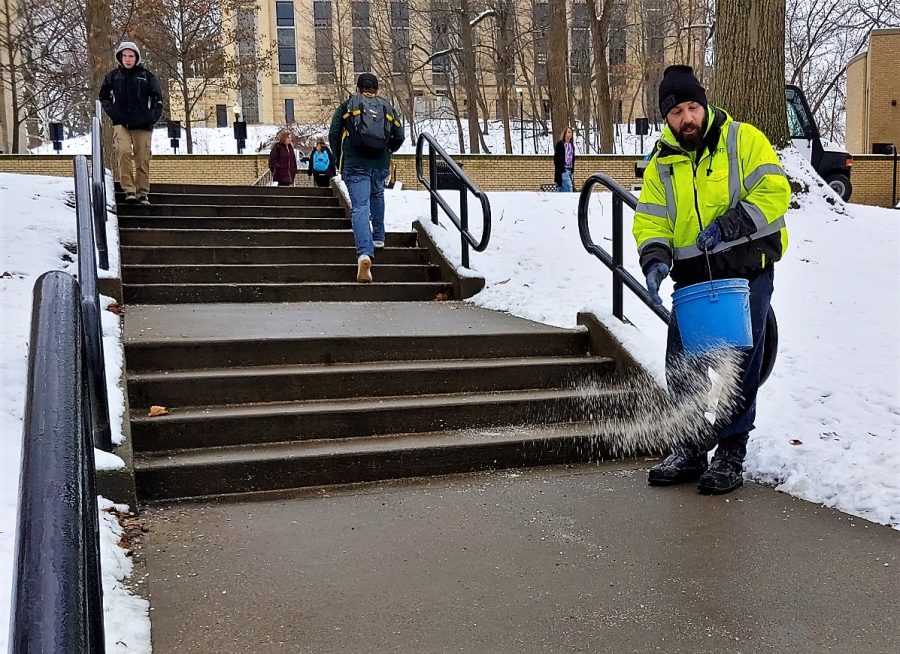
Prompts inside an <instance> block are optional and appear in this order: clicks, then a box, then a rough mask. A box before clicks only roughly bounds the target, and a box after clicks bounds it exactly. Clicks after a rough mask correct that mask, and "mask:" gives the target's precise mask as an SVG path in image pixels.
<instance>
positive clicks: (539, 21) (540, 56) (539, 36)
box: [531, 0, 556, 86]
mask: <svg viewBox="0 0 900 654" xmlns="http://www.w3.org/2000/svg"><path fill="white" fill-rule="evenodd" d="M531 21H532V25H533V29H534V61H535V64H536V66H535V69H536V70H535V81H536V82H537V83H538V85H540V86H546V85H547V82H548V80H547V50H548V47H549V44H550V4H549V3H548V2H547V0H535V3H534V5H532V12H531ZM554 72H556V71H554Z"/></svg>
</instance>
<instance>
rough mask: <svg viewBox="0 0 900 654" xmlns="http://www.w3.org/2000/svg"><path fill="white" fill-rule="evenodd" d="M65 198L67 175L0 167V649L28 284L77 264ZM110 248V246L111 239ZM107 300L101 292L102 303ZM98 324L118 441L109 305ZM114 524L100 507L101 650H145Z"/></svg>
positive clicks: (107, 462) (144, 620)
mask: <svg viewBox="0 0 900 654" xmlns="http://www.w3.org/2000/svg"><path fill="white" fill-rule="evenodd" d="M72 197H73V184H72V180H71V178H60V177H40V176H33V175H10V174H3V173H0V207H2V219H0V239H2V246H0V311H2V321H0V342H2V343H3V350H2V353H0V650H3V649H5V647H6V638H7V635H8V627H7V621H8V619H9V610H10V606H9V601H10V592H11V583H12V571H13V550H14V547H15V527H16V506H17V500H18V484H19V471H20V465H21V440H22V421H23V413H24V409H25V387H26V376H27V363H28V361H27V357H28V338H29V331H30V327H31V297H32V289H33V287H34V283H35V281H36V280H37V278H38V277H39V276H40V275H41V274H42V273H44V272H46V271H48V270H65V271H67V272H69V273H72V274H74V273H75V272H76V270H77V263H76V258H75V256H74V255H73V254H72V253H71V251H73V250H74V249H75V247H74V244H75V241H76V236H75V231H76V230H75V209H74V201H73V199H72ZM110 220H111V221H112V220H115V217H114V216H112V217H111V219H110ZM109 227H110V228H109V230H108V232H109V238H110V239H112V238H114V237H115V230H114V228H113V224H112V223H110V225H109ZM110 247H111V248H113V247H114V241H112V240H111V241H110ZM110 263H111V270H112V269H113V267H114V266H117V265H118V260H117V259H116V258H115V256H113V257H111V262H110ZM111 301H112V300H111V299H110V298H105V297H101V304H102V305H103V307H104V308H105V307H106V306H108V305H109V304H110V303H111ZM102 323H103V346H104V350H105V352H104V353H105V357H106V374H107V392H108V395H109V402H110V414H111V416H110V418H111V420H110V422H111V425H112V428H113V439H114V440H115V441H116V442H121V440H122V434H121V421H122V413H123V411H124V407H125V399H124V394H123V391H122V389H121V388H120V386H119V383H118V382H119V374H120V372H121V369H122V362H123V354H122V342H121V341H122V339H121V330H120V327H119V321H118V319H117V317H116V316H115V315H113V314H112V313H110V312H109V311H103V312H102ZM95 454H96V456H97V465H98V467H106V468H113V467H119V466H121V465H123V463H122V461H121V459H119V458H118V457H116V456H114V455H112V454H108V453H105V452H100V451H96V452H95ZM99 500H100V503H101V508H103V507H106V506H107V505H108V504H109V503H108V502H107V501H106V500H104V499H103V498H99ZM117 528H118V524H117V523H116V521H115V519H114V518H112V517H111V516H110V515H109V514H108V513H106V512H103V513H101V540H102V551H101V555H102V568H103V577H104V579H103V581H104V593H105V613H106V614H105V619H106V642H107V651H110V652H125V651H127V652H149V651H150V647H149V643H150V621H149V617H148V613H147V610H148V608H147V607H148V605H147V602H146V601H145V600H143V599H141V598H140V597H135V596H131V595H129V594H128V592H127V591H126V590H125V589H124V587H122V586H121V583H119V582H121V580H122V579H123V578H124V577H125V576H127V575H128V574H130V570H131V568H130V564H131V561H130V559H128V558H127V557H126V556H125V553H124V551H123V550H121V549H120V548H119V547H117V545H116V544H117V543H118V541H119V533H120V532H119V531H117ZM117 584H118V587H116V585H117ZM120 643H127V646H126V645H123V644H120Z"/></svg>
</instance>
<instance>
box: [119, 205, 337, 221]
mask: <svg viewBox="0 0 900 654" xmlns="http://www.w3.org/2000/svg"><path fill="white" fill-rule="evenodd" d="M118 215H120V216H216V217H220V218H224V217H227V216H236V217H247V218H254V217H269V218H345V217H346V215H347V213H346V211H344V208H343V207H340V206H325V207H307V206H290V207H272V206H266V205H244V206H239V205H231V204H149V205H143V204H120V205H118Z"/></svg>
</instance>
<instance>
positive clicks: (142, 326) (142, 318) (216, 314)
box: [125, 302, 569, 344]
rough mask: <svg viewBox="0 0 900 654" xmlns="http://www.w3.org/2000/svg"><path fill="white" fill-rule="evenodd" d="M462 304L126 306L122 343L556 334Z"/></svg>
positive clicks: (547, 328)
mask: <svg viewBox="0 0 900 654" xmlns="http://www.w3.org/2000/svg"><path fill="white" fill-rule="evenodd" d="M566 331H569V330H565V329H561V328H558V327H551V326H549V325H544V324H541V323H537V322H532V321H530V320H525V319H523V318H518V317H516V316H511V315H509V314H507V313H502V312H500V311H492V310H490V309H482V308H481V307H476V306H474V305H472V304H466V303H464V302H291V303H266V302H258V303H216V304H175V305H160V304H147V305H129V306H128V310H127V313H126V316H125V342H126V344H127V343H132V342H140V341H148V340H154V341H155V340H179V339H184V340H196V339H213V338H215V339H224V340H229V339H247V340H253V339H268V338H273V339H274V338H306V337H316V336H353V337H359V336H373V337H378V336H436V335H472V334H504V333H523V332H525V333H528V332H533V333H538V332H540V333H561V332H566Z"/></svg>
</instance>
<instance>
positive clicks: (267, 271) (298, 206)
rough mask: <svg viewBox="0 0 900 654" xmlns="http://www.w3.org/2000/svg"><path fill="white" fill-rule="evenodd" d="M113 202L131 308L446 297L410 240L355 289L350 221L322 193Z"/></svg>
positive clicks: (182, 190) (395, 245) (389, 246)
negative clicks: (145, 203) (369, 280)
mask: <svg viewBox="0 0 900 654" xmlns="http://www.w3.org/2000/svg"><path fill="white" fill-rule="evenodd" d="M122 200H123V196H121V195H120V196H119V205H118V206H119V227H120V239H121V248H122V250H121V251H122V264H123V269H122V275H123V282H124V289H123V291H124V299H125V302H126V303H130V304H169V303H183V302H191V303H195V302H302V301H323V300H341V301H371V300H377V301H398V300H432V299H434V298H435V297H436V296H438V295H439V294H443V295H444V296H446V297H450V296H451V295H452V286H451V285H450V284H448V283H446V282H444V281H442V280H441V279H440V270H439V268H438V267H437V266H434V265H432V264H431V263H430V261H429V258H428V252H427V250H425V249H424V248H420V247H418V245H417V241H416V235H415V233H413V232H410V233H392V234H388V236H387V238H386V241H385V246H386V247H385V248H384V250H380V251H379V252H378V253H377V256H376V258H375V264H376V267H375V269H374V275H375V280H376V282H377V283H374V284H359V283H357V282H356V252H355V249H354V245H353V233H352V231H351V229H350V220H349V218H348V217H347V215H346V212H345V210H344V208H343V207H341V206H340V204H339V202H338V200H337V198H336V197H335V196H334V194H333V193H332V191H331V189H319V188H298V187H291V188H270V187H247V186H237V187H228V186H226V187H218V186H216V187H213V186H200V185H184V184H157V185H154V186H153V191H152V193H151V194H150V202H151V204H150V206H142V205H137V204H124V202H123V201H122Z"/></svg>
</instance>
